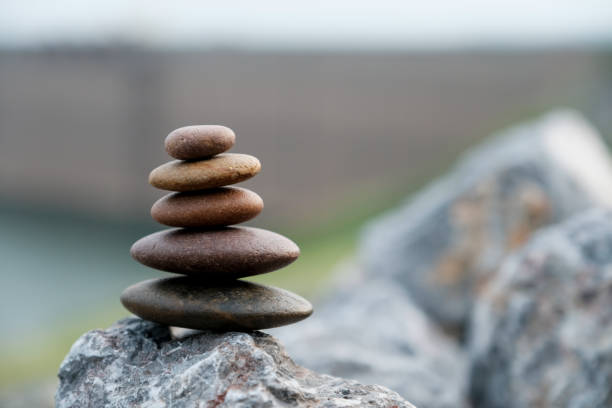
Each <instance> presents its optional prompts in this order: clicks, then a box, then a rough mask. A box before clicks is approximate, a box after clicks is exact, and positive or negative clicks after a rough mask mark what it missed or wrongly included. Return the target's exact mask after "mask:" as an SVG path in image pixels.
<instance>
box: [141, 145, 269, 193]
mask: <svg viewBox="0 0 612 408" xmlns="http://www.w3.org/2000/svg"><path fill="white" fill-rule="evenodd" d="M259 170H261V164H260V163H259V160H257V158H255V157H253V156H250V155H248V154H237V153H223V154H220V155H218V156H214V157H212V158H210V159H207V160H199V161H180V160H175V161H171V162H168V163H165V164H162V165H161V166H159V167H157V168H156V169H154V170H153V171H152V172H151V174H150V175H149V183H151V185H152V186H154V187H157V188H160V189H162V190H170V191H197V190H205V189H209V188H214V187H222V186H226V185H229V184H235V183H240V182H241V181H244V180H247V179H250V178H251V177H253V176H254V175H256V174H257V173H259Z"/></svg>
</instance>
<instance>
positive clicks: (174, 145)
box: [165, 125, 236, 160]
mask: <svg viewBox="0 0 612 408" xmlns="http://www.w3.org/2000/svg"><path fill="white" fill-rule="evenodd" d="M235 142H236V135H235V134H234V131H233V130H232V129H230V128H227V127H225V126H218V125H198V126H185V127H182V128H178V129H176V130H173V131H172V132H170V134H169V135H168V136H167V137H166V141H165V147H166V151H167V152H168V154H169V155H170V156H172V157H174V158H175V159H179V160H199V159H206V158H208V157H211V156H214V155H216V154H219V153H223V152H225V151H226V150H229V149H230V148H231V147H232V146H233V145H234V143H235Z"/></svg>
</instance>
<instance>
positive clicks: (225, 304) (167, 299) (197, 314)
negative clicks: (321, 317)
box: [121, 277, 312, 330]
mask: <svg viewBox="0 0 612 408" xmlns="http://www.w3.org/2000/svg"><path fill="white" fill-rule="evenodd" d="M121 303H123V305H124V306H125V307H126V308H127V309H128V310H129V311H130V312H132V313H134V314H135V315H137V316H140V317H142V318H143V319H147V320H151V321H154V322H158V323H163V324H168V325H172V326H179V327H186V328H190V329H203V330H206V329H209V330H260V329H267V328H270V327H278V326H283V325H285V324H291V323H295V322H298V321H300V320H302V319H305V318H307V317H308V316H310V314H311V313H312V305H311V304H310V303H309V302H308V301H307V300H306V299H304V298H302V297H301V296H298V295H296V294H295V293H291V292H289V291H286V290H283V289H279V288H275V287H272V286H266V285H259V284H256V283H252V282H246V281H240V280H238V281H220V282H211V281H210V280H208V279H204V280H202V279H199V280H198V279H194V278H189V277H179V278H165V279H150V280H147V281H143V282H138V283H136V284H134V285H132V286H130V287H129V288H127V289H125V290H124V291H123V293H122V294H121Z"/></svg>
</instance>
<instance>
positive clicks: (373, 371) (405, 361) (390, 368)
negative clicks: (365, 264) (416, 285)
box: [272, 264, 467, 408]
mask: <svg viewBox="0 0 612 408" xmlns="http://www.w3.org/2000/svg"><path fill="white" fill-rule="evenodd" d="M360 272H361V271H360V270H359V268H358V267H356V266H355V265H352V264H349V265H346V266H345V268H344V271H343V272H342V273H341V275H342V276H340V277H339V278H338V279H339V283H338V284H337V285H335V286H337V289H336V290H334V291H333V292H332V295H331V296H330V297H329V299H327V301H325V302H322V303H321V305H320V306H318V307H317V308H316V310H315V314H314V315H313V316H312V317H311V318H310V319H307V320H305V321H303V322H300V323H298V324H296V325H294V326H291V327H283V328H280V329H275V330H273V331H272V332H273V333H274V335H275V336H276V337H278V338H279V339H280V340H281V341H282V342H283V344H284V345H285V346H286V348H287V351H288V353H289V354H290V355H291V356H292V358H294V359H295V360H296V362H297V363H299V364H301V365H304V366H305V367H307V368H310V369H313V370H315V371H317V372H322V373H326V374H331V375H334V376H339V377H343V378H351V379H355V380H357V381H359V382H362V383H366V384H381V385H384V386H385V387H389V388H391V389H392V390H394V391H397V392H398V393H399V394H400V395H402V396H403V397H404V398H406V399H408V400H409V401H411V402H412V403H413V404H415V405H416V406H418V407H421V408H459V407H462V406H464V404H463V401H464V396H465V394H466V393H465V390H466V385H467V382H466V379H467V360H466V356H465V354H464V352H463V351H462V350H461V349H460V348H459V346H458V345H457V344H456V343H455V342H454V341H453V340H452V339H449V338H448V337H447V336H445V334H444V333H442V332H441V331H440V330H439V328H437V327H436V326H435V324H433V323H432V322H431V321H430V320H429V319H428V318H427V316H426V315H425V314H424V313H423V312H422V311H421V310H420V309H419V308H418V307H417V306H416V305H415V304H414V302H412V300H411V299H410V297H409V296H408V294H407V293H406V291H405V290H403V289H402V288H401V287H399V286H396V285H392V284H390V282H389V281H387V280H376V279H371V277H368V280H367V281H364V280H363V279H365V278H366V276H364V275H363V274H362V273H360Z"/></svg>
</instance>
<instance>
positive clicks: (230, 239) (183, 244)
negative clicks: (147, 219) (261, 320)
mask: <svg viewBox="0 0 612 408" xmlns="http://www.w3.org/2000/svg"><path fill="white" fill-rule="evenodd" d="M131 254H132V256H133V257H134V259H136V260H137V261H138V262H140V263H142V264H144V265H147V266H150V267H152V268H156V269H160V270H163V271H167V272H175V273H180V274H184V275H194V276H202V277H209V278H211V279H235V278H240V277H244V276H251V275H257V274H261V273H266V272H270V271H273V270H276V269H280V268H282V267H283V266H286V265H288V264H290V263H291V262H293V261H295V260H296V259H297V257H298V256H299V254H300V249H299V248H298V246H297V245H296V244H295V243H294V242H293V241H291V240H289V239H288V238H285V237H283V236H282V235H279V234H276V233H274V232H271V231H267V230H263V229H259V228H250V227H222V228H215V229H171V230H165V231H160V232H156V233H154V234H151V235H148V236H146V237H144V238H141V239H140V240H138V241H137V242H136V243H134V245H133V246H132V250H131Z"/></svg>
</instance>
